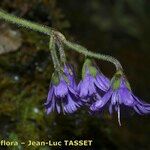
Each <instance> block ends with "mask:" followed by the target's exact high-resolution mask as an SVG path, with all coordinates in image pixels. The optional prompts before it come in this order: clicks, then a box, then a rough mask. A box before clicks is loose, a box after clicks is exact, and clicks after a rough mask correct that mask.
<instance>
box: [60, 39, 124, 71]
mask: <svg viewBox="0 0 150 150" xmlns="http://www.w3.org/2000/svg"><path fill="white" fill-rule="evenodd" d="M63 43H64V44H65V45H66V46H67V47H69V48H71V49H73V50H75V51H77V52H79V53H82V54H84V55H85V56H89V57H93V58H97V59H101V60H105V61H108V62H111V63H113V64H114V65H115V66H116V70H123V69H122V65H121V64H120V62H119V61H118V60H117V59H115V58H114V57H112V56H109V55H103V54H99V53H93V52H91V51H88V50H87V49H86V48H84V47H83V46H81V45H78V44H76V43H72V42H69V41H66V40H64V41H63Z"/></svg>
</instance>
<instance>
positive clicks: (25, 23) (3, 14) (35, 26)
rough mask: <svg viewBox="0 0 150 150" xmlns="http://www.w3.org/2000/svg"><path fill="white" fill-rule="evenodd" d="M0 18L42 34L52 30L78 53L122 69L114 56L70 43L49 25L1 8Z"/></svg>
mask: <svg viewBox="0 0 150 150" xmlns="http://www.w3.org/2000/svg"><path fill="white" fill-rule="evenodd" d="M0 19H3V20H5V21H7V22H10V23H13V24H16V25H18V26H22V27H25V28H27V29H31V30H34V31H38V32H41V33H44V34H46V35H49V36H51V35H52V32H53V33H54V35H55V36H57V38H58V39H59V40H60V41H61V42H62V43H64V44H65V45H66V46H67V47H69V48H71V49H72V50H75V51H77V52H79V53H82V54H84V55H85V56H89V57H92V58H96V59H100V60H104V61H108V62H111V63H113V64H114V65H115V66H116V70H119V69H121V70H122V66H121V64H120V62H119V61H118V60H117V59H115V58H114V57H112V56H108V55H102V54H97V53H93V52H91V51H88V50H87V49H86V48H84V47H82V46H80V45H78V44H76V43H72V42H69V41H67V40H66V39H65V37H64V35H63V34H61V33H60V32H57V31H54V30H53V29H52V28H50V27H47V26H43V25H40V24H37V23H33V22H31V21H28V20H25V19H22V18H18V17H16V16H14V15H11V14H9V13H7V12H5V11H3V10H1V9H0ZM49 46H51V43H50V44H49ZM52 53H53V55H56V54H54V53H56V51H55V52H52ZM60 53H61V57H62V59H63V60H64V59H65V56H64V52H63V49H60ZM56 56H57V55H56ZM55 61H56V60H55Z"/></svg>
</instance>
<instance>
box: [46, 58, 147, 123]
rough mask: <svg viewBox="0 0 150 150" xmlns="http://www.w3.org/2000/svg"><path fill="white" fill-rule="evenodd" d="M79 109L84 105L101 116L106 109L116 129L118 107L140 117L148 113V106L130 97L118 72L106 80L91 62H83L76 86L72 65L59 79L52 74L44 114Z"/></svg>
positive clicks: (126, 82)
mask: <svg viewBox="0 0 150 150" xmlns="http://www.w3.org/2000/svg"><path fill="white" fill-rule="evenodd" d="M82 105H87V106H88V107H89V109H90V110H91V111H93V112H97V111H98V112H102V111H103V110H104V109H105V108H108V109H109V113H110V114H112V113H113V111H116V112H117V114H118V122H119V125H121V121H120V112H121V109H120V108H121V106H123V107H130V108H132V109H133V110H134V111H135V112H137V113H138V114H140V115H142V114H148V113H150V104H147V103H145V102H143V101H141V100H140V99H139V98H137V97H136V96H135V95H134V94H133V93H132V90H131V87H130V84H129V82H128V81H127V79H126V77H125V75H124V74H123V71H122V70H121V69H119V70H118V71H117V72H116V73H115V75H114V76H113V78H112V79H111V80H109V79H108V78H107V77H106V76H104V75H103V74H102V72H101V71H100V70H99V69H98V68H97V67H96V66H95V65H93V63H92V61H91V60H90V59H86V60H85V62H84V65H83V68H82V80H81V81H80V82H79V83H78V84H77V83H76V80H75V73H74V70H73V67H72V66H71V65H64V69H63V74H62V75H61V76H60V75H58V73H54V74H53V75H52V80H51V84H50V89H49V93H48V97H47V102H46V103H45V107H46V112H47V114H49V113H51V112H52V111H54V110H56V111H57V112H58V113H61V112H63V113H73V112H75V111H76V110H77V109H78V108H79V107H81V106H82Z"/></svg>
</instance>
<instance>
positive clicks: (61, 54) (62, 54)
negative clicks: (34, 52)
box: [56, 39, 66, 63]
mask: <svg viewBox="0 0 150 150" xmlns="http://www.w3.org/2000/svg"><path fill="white" fill-rule="evenodd" d="M56 44H57V46H58V51H59V54H60V60H61V62H62V63H65V62H66V55H65V51H64V48H63V44H62V42H61V41H60V40H59V39H58V40H57V41H56Z"/></svg>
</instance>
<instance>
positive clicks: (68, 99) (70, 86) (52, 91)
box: [45, 65, 81, 114]
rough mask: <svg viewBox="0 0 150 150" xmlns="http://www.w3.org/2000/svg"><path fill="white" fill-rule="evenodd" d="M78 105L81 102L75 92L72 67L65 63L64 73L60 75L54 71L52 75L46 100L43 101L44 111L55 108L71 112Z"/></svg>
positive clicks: (48, 111) (59, 111) (49, 111)
mask: <svg viewBox="0 0 150 150" xmlns="http://www.w3.org/2000/svg"><path fill="white" fill-rule="evenodd" d="M80 105H81V102H80V101H79V97H78V93H77V92H76V83H75V77H74V72H73V68H72V67H70V66H69V65H65V67H64V73H63V74H62V75H61V77H60V75H58V73H56V72H54V73H53V75H52V80H51V84H50V88H49V92H48V97H47V101H46V103H45V107H46V112H47V114H49V113H51V112H52V111H55V110H56V111H57V112H58V113H61V112H63V113H73V112H75V111H76V110H77V109H78V107H80Z"/></svg>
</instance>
